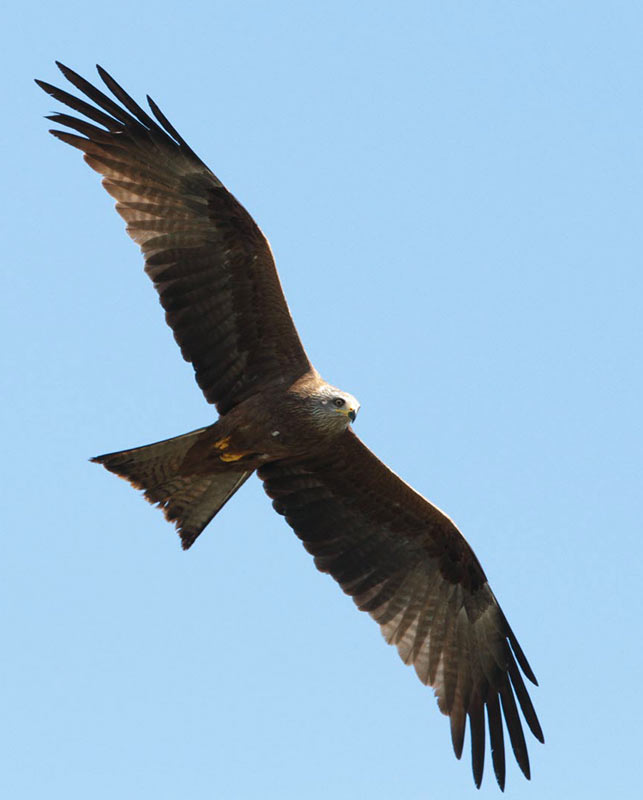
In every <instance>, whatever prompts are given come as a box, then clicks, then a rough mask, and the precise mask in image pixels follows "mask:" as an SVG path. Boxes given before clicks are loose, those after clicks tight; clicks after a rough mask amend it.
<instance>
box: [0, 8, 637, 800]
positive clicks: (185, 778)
mask: <svg viewBox="0 0 643 800" xmlns="http://www.w3.org/2000/svg"><path fill="white" fill-rule="evenodd" d="M3 30H4V38H3V47H2V49H1V50H0V62H1V65H2V79H1V80H2V84H3V85H2V97H3V103H2V108H3V115H4V122H3V126H2V134H1V136H2V140H3V145H2V152H3V155H4V157H3V181H2V184H3V185H2V192H1V195H0V197H1V199H0V203H1V205H2V208H1V219H2V226H3V227H4V229H5V230H4V234H3V251H4V252H3V259H2V261H3V273H4V275H3V279H2V287H3V291H2V294H1V297H0V302H1V303H2V314H1V319H0V324H1V325H2V329H3V330H2V343H3V359H4V366H3V369H2V378H3V380H4V381H6V383H5V386H4V389H3V392H2V407H3V413H2V418H3V422H4V425H3V428H4V432H3V453H4V455H3V458H2V464H3V466H2V471H3V477H2V486H3V495H4V498H3V529H4V534H5V535H4V537H3V542H4V544H3V555H2V559H1V561H2V565H1V566H0V570H1V571H2V575H1V576H0V592H1V593H2V607H3V613H4V622H3V624H2V642H3V644H2V650H3V654H2V657H1V658H0V672H1V673H2V690H1V691H2V706H1V717H2V723H1V726H0V794H1V795H2V796H3V797H7V798H12V800H27V799H28V800H31V799H32V798H44V797H46V798H48V799H49V800H57V798H65V799H66V800H80V798H82V799H83V800H85V799H86V798H91V799H92V800H103V798H105V800H106V799H107V798H109V799H110V800H113V798H124V799H125V800H128V798H145V799H146V798H154V800H171V799H172V798H184V797H185V798H194V800H201V799H202V798H203V799H205V798H208V799H209V798H222V799H223V800H227V799H228V798H231V799H232V800H236V798H240V799H241V800H243V799H244V798H311V799H316V798H320V799H321V798H330V797H332V798H339V800H343V798H362V797H363V798H369V800H371V799H373V800H374V799H376V798H395V797H403V798H413V799H415V798H433V797H458V798H459V797H463V798H464V797H475V796H478V797H487V796H489V797H491V796H494V797H497V796H498V795H499V792H498V789H497V786H496V784H495V781H494V778H493V774H492V770H491V767H490V764H489V763H487V765H486V771H485V780H484V783H483V787H482V790H481V792H480V794H478V795H476V790H475V788H474V786H473V782H472V778H471V774H470V766H469V753H468V740H467V743H466V745H465V755H464V757H463V762H462V763H458V762H457V761H456V760H455V758H454V757H453V754H452V750H451V743H450V737H449V726H448V721H447V720H446V718H444V717H443V716H442V715H441V714H440V713H439V712H438V710H437V707H436V704H435V701H434V698H433V696H432V692H431V690H429V689H427V688H425V687H423V686H421V685H420V684H419V682H418V681H417V680H416V678H415V675H414V674H413V672H412V670H410V669H408V668H406V667H405V666H404V665H403V664H402V663H401V661H400V660H399V658H398V656H397V653H396V652H395V651H394V650H393V649H392V648H390V647H387V646H386V645H385V643H384V641H383V640H382V638H381V635H380V633H379V630H378V628H377V626H376V625H375V624H374V623H373V622H372V621H371V620H370V619H369V618H368V616H367V615H365V614H360V613H358V612H357V611H356V609H355V608H354V607H353V604H352V602H351V600H350V599H349V598H348V597H346V596H345V595H343V594H342V593H341V591H340V590H339V589H338V588H337V586H336V585H335V584H334V582H333V581H332V580H331V579H330V578H329V577H328V576H325V575H320V574H318V573H317V572H316V570H315V568H314V566H313V564H312V560H311V558H310V556H309V555H308V554H307V553H306V552H305V551H304V549H303V547H302V546H301V544H300V543H299V541H298V540H297V539H296V537H295V536H294V534H293V533H292V532H291V531H290V529H289V528H288V527H287V526H286V524H285V522H284V521H283V520H282V519H281V518H280V517H278V516H277V515H276V514H275V513H274V512H273V511H272V510H271V507H270V503H269V501H268V499H267V498H266V497H265V496H264V494H263V492H262V489H261V486H260V484H259V482H258V481H257V480H253V481H251V482H250V483H248V484H247V485H246V486H245V487H244V488H243V489H242V491H241V492H240V493H239V495H237V497H235V499H234V502H231V503H230V504H229V505H228V506H227V507H226V509H225V510H224V511H223V512H222V513H221V515H220V516H219V517H218V518H217V520H216V521H215V523H214V524H213V525H212V526H211V527H210V528H209V529H208V530H207V531H206V533H205V534H204V535H203V536H202V537H201V538H200V539H199V541H198V543H197V544H196V545H195V547H194V548H193V549H192V550H191V551H190V552H189V553H183V552H182V551H181V549H180V547H179V542H178V538H177V536H176V534H175V533H174V530H173V528H172V527H171V526H169V525H168V524H167V523H166V522H165V521H164V519H163V517H162V515H161V514H160V513H159V512H158V511H157V510H155V509H153V508H152V507H150V506H148V505H147V504H146V503H145V502H143V500H142V499H141V498H140V497H138V496H137V494H136V493H135V492H134V491H133V490H132V489H131V488H130V487H128V486H127V485H126V484H125V483H124V482H122V481H118V480H116V479H115V478H114V477H113V476H111V475H109V474H108V473H107V472H105V471H104V470H103V469H100V468H98V467H97V466H95V465H93V464H90V463H89V462H88V460H87V459H88V458H89V457H90V456H92V455H95V454H98V453H103V452H107V451H111V450H117V449H122V448H126V447H131V446H135V445H139V444H145V443H148V442H152V441H156V440H158V439H162V438H166V437H169V436H173V435H176V434H179V433H183V432H185V431H188V430H191V429H193V428H196V427H199V426H202V425H206V424H208V423H209V422H211V421H212V420H213V409H212V407H210V406H208V405H207V404H206V403H205V401H204V399H203V398H202V396H201V394H200V392H199V390H198V388H197V387H196V384H195V383H194V381H193V379H192V371H191V367H190V366H189V365H188V364H186V363H185V362H183V360H182V359H181V356H180V354H179V351H178V348H177V347H176V345H175V343H174V341H173V339H172V335H171V333H170V331H169V329H167V328H166V326H165V323H164V321H163V314H162V312H161V309H160V307H159V305H158V301H157V298H156V296H155V293H154V291H153V289H152V287H151V285H150V283H149V281H148V279H147V278H146V276H145V275H144V273H143V271H142V260H141V257H140V255H139V253H138V251H137V248H136V247H135V246H134V245H133V244H132V243H131V242H130V241H129V239H128V238H127V237H126V235H125V233H124V230H123V223H122V221H121V220H120V218H119V217H118V216H117V215H116V214H115V213H114V211H113V209H112V206H113V201H112V199H111V198H110V197H109V196H107V194H106V193H104V192H103V190H102V189H101V187H100V185H99V181H98V179H97V176H96V175H95V174H94V173H93V172H92V171H91V170H90V169H89V168H88V167H87V166H86V165H85V164H84V163H83V162H82V159H81V158H80V156H79V154H78V153H77V152H76V151H74V150H72V149H71V148H68V147H65V146H64V145H62V144H61V143H59V142H57V141H55V140H54V139H53V138H52V137H49V136H48V135H47V133H46V129H47V127H48V123H47V122H46V121H45V120H44V119H43V115H44V114H47V113H51V112H52V111H54V110H56V108H57V106H56V103H55V102H54V101H53V100H52V99H51V98H49V97H47V96H46V95H44V94H43V93H42V92H41V91H40V90H39V89H37V87H36V86H35V85H34V84H33V82H32V78H34V77H40V78H42V79H44V80H47V81H50V82H54V83H59V84H60V83H61V82H62V81H63V79H62V77H61V76H60V75H59V73H58V72H57V70H56V69H55V67H54V65H53V60H54V59H60V60H61V61H63V62H65V63H67V64H69V66H71V67H73V68H75V69H76V70H78V71H80V72H81V73H82V74H84V75H85V76H87V77H89V78H91V79H92V80H93V79H94V77H95V72H94V64H95V63H96V62H98V63H101V64H102V65H103V66H105V67H106V68H107V69H109V70H110V71H111V72H112V73H113V74H114V76H115V77H116V79H117V80H118V81H120V82H121V83H122V84H123V85H124V86H125V88H126V89H128V90H129V91H130V92H131V93H132V94H133V96H134V97H135V98H137V99H139V100H142V99H143V98H144V95H145V93H147V92H149V93H150V94H151V95H152V96H153V97H154V98H155V99H156V100H157V102H158V103H159V104H160V106H161V108H163V110H164V111H165V112H166V114H167V115H168V116H169V117H170V119H171V120H172V121H173V122H174V124H175V125H176V127H177V128H178V129H179V130H180V132H181V133H182V134H183V136H184V137H185V138H186V139H187V140H188V141H189V142H190V144H191V145H192V147H193V148H194V149H195V150H196V151H197V152H198V153H199V154H200V155H201V157H202V158H203V159H204V160H205V161H206V162H207V163H208V164H209V165H210V167H211V168H212V169H213V170H214V171H215V172H216V174H217V175H218V176H219V177H220V178H221V179H222V180H223V181H224V182H225V183H226V184H227V186H228V187H229V188H230V189H231V190H232V191H233V192H234V194H235V195H236V196H237V197H238V198H239V199H240V200H241V201H242V202H243V203H244V204H245V205H246V207H247V208H248V209H249V211H250V212H251V213H252V214H253V215H254V217H255V218H256V220H257V221H258V223H259V224H260V225H261V227H262V229H263V230H264V231H265V232H266V234H267V235H268V237H269V238H270V241H271V243H272V246H273V249H274V252H275V256H276V259H277V263H278V266H279V270H280V274H281V277H282V281H283V284H284V287H285V290H286V294H287V297H288V301H289V304H290V307H291V309H292V312H293V315H294V317H295V321H296V323H297V326H298V328H299V330H300V332H301V335H302V338H303V341H304V343H305V345H306V347H307V349H308V352H309V354H310V356H311V358H312V360H313V361H314V363H315V364H316V366H317V367H318V368H319V370H320V371H321V372H322V374H323V375H324V376H325V377H326V378H327V379H328V380H330V381H332V382H333V383H335V384H337V385H339V386H341V387H343V388H345V389H346V390H348V391H350V392H352V393H354V394H355V395H356V396H357V397H359V399H360V401H361V403H362V411H361V413H360V416H359V418H358V422H357V432H358V433H359V435H360V436H362V437H363V439H364V440H365V441H366V442H367V444H368V445H369V446H370V447H371V448H372V449H373V450H375V452H376V453H377V454H378V455H379V456H380V457H381V458H382V459H383V460H385V461H386V462H387V463H388V464H389V465H391V466H392V467H393V468H394V469H395V470H396V471H397V472H399V473H400V474H401V475H402V476H403V477H404V478H405V479H406V480H408V481H409V482H410V483H411V484H412V485H413V486H415V487H416V488H417V489H418V490H419V491H420V492H422V493H423V494H424V495H426V496H427V497H428V498H429V499H431V500H433V501H434V502H435V503H436V504H438V505H439V506H440V507H442V508H444V509H445V510H446V511H447V512H448V513H449V514H450V515H451V516H452V517H453V518H454V520H455V521H456V523H457V524H458V525H459V527H460V528H461V530H462V531H463V533H464V535H465V536H466V537H467V538H468V540H469V541H470V543H471V544H472V545H473V547H474V549H475V551H476V553H477V555H478V557H479V558H480V560H481V562H482V564H483V565H484V567H485V569H486V571H487V574H488V576H489V579H490V581H491V584H492V587H493V589H494V590H495V593H496V595H497V596H498V598H499V600H500V602H501V605H502V607H503V609H504V611H505V613H506V614H507V616H508V618H509V620H510V622H511V624H512V626H513V628H514V630H515V631H516V634H517V635H518V638H519V640H520V641H521V644H522V645H523V648H524V649H525V652H526V653H527V656H528V658H529V660H530V661H531V664H532V666H533V668H534V670H535V672H536V674H537V676H538V678H539V681H540V688H538V689H534V690H533V692H532V696H533V699H534V702H535V705H536V708H537V710H538V713H539V716H540V719H541V721H542V725H543V728H544V730H545V735H546V739H547V743H546V745H545V746H544V747H543V746H541V745H539V744H538V743H537V742H536V741H535V740H534V739H533V738H532V739H531V740H530V742H529V745H530V754H531V762H532V772H533V779H532V781H531V783H528V782H527V781H525V780H524V779H523V777H522V776H521V775H520V773H519V771H518V768H517V767H516V766H515V764H514V763H513V761H511V760H509V762H508V763H509V767H508V776H507V791H506V796H507V797H509V798H516V799H518V798H527V797H529V798H556V797H560V798H562V797H564V798H567V800H570V799H572V798H583V800H587V799H588V798H605V797H606V796H611V795H614V796H620V797H625V798H629V797H635V796H638V795H639V792H640V786H641V784H640V760H641V756H640V750H641V719H642V716H643V703H642V700H641V676H642V673H643V656H642V644H641V639H642V629H641V605H642V604H641V583H642V578H643V574H642V567H641V564H642V561H643V543H642V530H641V528H642V526H641V463H642V459H641V454H642V453H641V409H642V397H641V394H642V392H641V388H642V385H641V384H642V378H641V343H642V336H641V334H642V323H641V302H642V289H643V286H642V280H641V265H642V256H641V254H642V252H643V241H642V235H641V213H642V209H643V191H642V189H641V187H642V184H643V174H642V171H643V147H642V140H643V48H642V46H641V41H642V38H643V9H642V6H641V4H640V3H638V2H619V1H618V0H615V1H614V2H609V3H605V2H591V0H583V1H582V2H573V1H572V0H570V1H569V2H545V1H544V2H514V0H511V1H510V0H494V1H493V2H480V0H475V2H473V1H471V2H416V3H414V2H399V3H396V4H392V3H390V2H372V1H369V2H366V1H364V2H359V3H356V2H353V3H351V2H315V3H312V2H302V3H294V2H292V0H289V2H283V1H281V0H280V1H275V2H264V3H259V2H256V3H253V2H243V1H241V2H235V3H230V2H225V3H224V2H218V1H217V2H195V3H190V2H184V3H178V4H177V3H169V2H165V0H154V2H147V1H146V2H124V1H123V0H113V1H112V2H109V3H99V4H88V3H86V2H82V3H81V2H67V1H66V0H63V1H62V2H61V3H57V4H55V5H50V4H45V3H44V2H37V3H35V2H29V1H28V0H27V2H23V3H22V4H21V5H20V7H19V9H18V6H17V5H16V6H14V7H13V8H12V9H10V10H5V12H4V22H3Z"/></svg>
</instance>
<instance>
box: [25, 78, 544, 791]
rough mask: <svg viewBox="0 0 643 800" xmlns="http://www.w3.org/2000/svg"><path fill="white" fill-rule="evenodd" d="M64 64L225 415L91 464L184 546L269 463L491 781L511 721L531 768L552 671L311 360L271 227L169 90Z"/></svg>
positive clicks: (61, 117) (133, 231)
mask: <svg viewBox="0 0 643 800" xmlns="http://www.w3.org/2000/svg"><path fill="white" fill-rule="evenodd" d="M58 66H59V68H60V70H61V72H62V73H63V75H64V76H65V78H67V80H68V81H69V82H70V83H71V84H72V85H73V86H74V87H75V88H76V89H77V90H78V91H79V92H80V93H81V94H82V95H84V97H85V98H87V99H84V98H83V97H79V96H77V95H75V94H72V93H70V92H67V91H65V90H63V89H59V88H57V87H55V86H52V85H51V84H48V83H45V82H43V81H37V83H38V85H39V86H41V87H42V88H43V89H44V90H45V91H46V92H47V93H48V94H50V95H51V96H52V97H54V98H55V99H56V100H58V101H59V102H61V103H63V104H64V105H66V106H68V107H69V108H71V109H72V110H73V111H74V112H75V113H76V115H70V114H67V113H57V114H54V115H52V116H50V117H49V119H51V120H53V122H54V123H56V125H58V126H61V127H59V128H56V129H54V130H52V131H51V133H52V134H53V135H54V136H56V137H57V138H58V139H61V140H62V141H64V142H66V143H67V144H70V145H71V146H73V147H75V148H77V149H79V150H80V151H81V152H83V153H84V157H85V160H86V161H87V163H88V164H89V166H90V167H92V168H93V169H94V170H96V171H97V172H98V173H100V174H101V175H102V176H103V186H104V187H105V189H106V190H107V191H108V192H109V193H110V194H111V195H112V196H113V197H114V198H115V199H116V210H117V211H118V213H119V214H120V215H121V216H122V217H123V219H124V220H125V222H126V223H127V232H128V234H129V235H130V237H131V238H132V239H133V240H134V241H135V242H136V243H137V244H138V245H139V246H140V248H141V250H142V252H143V256H144V258H145V271H146V272H147V274H148V275H149V277H150V278H151V280H152V282H153V284H154V287H155V288H156V290H157V292H158V294H159V298H160V301H161V305H162V306H163V308H164V309H165V317H166V320H167V323H168V325H169V326H170V328H172V331H173V332H174V337H175V339H176V341H177V343H178V345H179V347H180V349H181V353H182V354H183V357H184V358H185V359H186V360H187V361H189V362H191V364H192V366H193V368H194V373H195V378H196V381H197V383H198V385H199V386H200V388H201V390H202V391H203V394H204V395H205V398H206V400H207V401H208V402H209V403H212V404H214V405H215V407H216V409H217V411H218V413H219V418H218V419H217V421H216V422H214V423H213V424H212V425H210V426H208V427H205V428H201V429H199V430H196V431H192V432H190V433H187V434H183V435H181V436H177V437H174V438H172V439H167V440H165V441H162V442H157V443H156V444H152V445H146V446H143V447H137V448H134V449H130V450H124V451H120V452H117V453H110V454H107V455H103V456H98V457H97V458H95V459H93V460H94V461H97V462H98V463H100V464H103V465H104V466H105V467H106V468H107V469H108V470H109V471H110V472H113V473H115V474H116V475H119V476H120V477H123V478H125V479H127V480H128V481H129V482H130V483H131V484H132V485H133V486H134V487H136V488H137V489H141V490H142V491H143V493H144V496H145V497H146V499H147V500H149V501H150V502H152V503H154V504H157V505H158V506H159V507H160V508H161V509H162V510H163V511H164V513H165V516H166V517H167V519H168V520H170V521H172V522H174V523H175V525H176V527H177V529H178V532H179V534H180V536H181V541H182V544H183V547H184V548H188V547H190V546H191V545H192V544H193V542H194V541H195V539H196V538H197V537H198V536H199V534H200V533H201V532H202V531H203V529H204V528H205V527H206V525H207V524H208V523H209V522H210V521H211V520H212V518H213V517H214V516H215V515H216V513H217V512H218V511H219V510H220V509H221V508H222V507H223V505H224V504H225V503H226V502H227V501H228V500H229V499H230V498H231V497H232V496H233V495H234V494H235V492H236V491H237V490H238V489H239V488H240V487H241V486H242V484H243V483H244V482H245V481H246V480H247V479H248V478H249V477H250V476H251V475H252V474H253V473H255V472H256V473H257V474H258V476H259V478H260V479H261V480H262V481H263V485H264V488H265V490H266V493H267V494H268V495H269V497H271V498H272V500H273V506H274V508H275V510H276V511H277V512H278V513H279V514H282V515H283V516H284V517H285V519H286V521H287V522H288V524H289V525H290V526H291V527H292V528H293V530H294V531H295V533H296V534H297V536H298V537H299V538H300V539H301V540H302V542H303V544H304V546H305V547H306V549H307V550H308V551H309V552H310V553H311V554H312V555H313V557H314V561H315V565H316V566H317V568H318V569H320V570H321V571H322V572H327V573H329V574H330V575H332V576H333V578H334V579H335V580H336V581H337V582H338V583H339V585H340V586H341V588H342V589H343V590H344V591H345V592H346V593H347V594H349V595H351V596H352V598H353V600H354V601H355V603H356V604H357V606H358V608H360V609H361V610H362V611H367V612H368V613H369V614H370V615H371V616H372V617H373V619H374V620H375V621H376V622H377V623H378V624H379V625H380V627H381V630H382V633H383V634H384V637H385V639H386V641H387V642H389V643H390V644H394V645H395V646H396V647H397V649H398V651H399V653H400V656H401V657H402V660H403V661H404V663H405V664H412V665H413V666H414V668H415V671H416V673H417V675H418V677H419V678H420V680H421V681H422V682H423V683H425V684H427V685H429V686H432V687H433V689H434V691H435V694H436V697H437V701H438V706H439V708H440V710H441V711H442V712H443V713H444V714H446V715H448V716H449V718H450V722H451V738H452V742H453V748H454V750H455V754H456V756H457V757H458V758H460V756H461V754H462V749H463V743H464V736H465V728H466V723H467V719H468V720H469V736H470V741H471V757H472V767H473V776H474V781H475V783H476V786H480V784H481V781H482V774H483V768H484V760H485V738H486V734H485V731H486V730H488V734H489V741H490V745H491V760H492V764H493V769H494V773H495V776H496V779H497V781H498V784H499V786H500V788H501V789H502V788H504V783H505V747H504V732H503V719H504V727H505V728H506V731H507V733H508V735H509V741H510V743H511V747H512V749H513V752H514V755H515V758H516V760H517V762H518V765H519V766H520V769H521V770H522V771H523V773H524V774H525V776H526V777H527V778H529V777H530V767H529V757H528V755H527V746H526V742H525V737H524V733H523V723H522V720H524V722H526V724H527V726H528V728H529V729H530V731H531V732H532V733H533V735H534V736H535V737H536V738H537V739H538V740H539V741H541V742H542V741H544V739H543V734H542V730H541V727H540V724H539V722H538V719H537V717H536V713H535V711H534V708H533V705H532V703H531V700H530V698H529V694H528V692H527V688H526V686H525V683H524V681H523V678H522V674H524V675H525V676H526V677H527V678H528V679H529V680H530V681H531V682H532V683H536V678H535V676H534V674H533V671H532V670H531V667H530V666H529V664H528V662H527V659H526V658H525V655H524V653H523V651H522V649H521V648H520V645H519V644H518V642H517V640H516V637H515V635H514V633H513V631H512V630H511V628H510V627H509V623H508V622H507V620H506V618H505V615H504V614H503V612H502V610H501V609H500V606H499V605H498V602H497V600H496V598H495V597H494V595H493V592H492V591H491V589H490V587H489V584H488V582H487V579H486V576H485V574H484V571H483V569H482V567H481V566H480V563H479V562H478V559H477V558H476V556H475V554H474V553H473V551H472V549H471V547H470V546H469V545H468V543H467V542H466V540H465V539H464V538H463V536H462V535H461V534H460V532H459V531H458V529H457V528H456V527H455V525H454V524H453V522H451V520H450V519H449V518H448V517H447V516H445V515H444V514H443V513H442V512H441V511H440V510H439V509H437V508H436V507H435V506H433V505H432V504H431V503H429V502H428V501H427V500H425V498H424V497H422V496H421V495H419V494H418V493H417V492H415V491H414V490H413V489H411V487H409V486H408V485H407V484H406V483H404V481H402V480H401V479H400V478H398V476H397V475H395V474H394V473H393V472H392V471H391V470H390V469H388V467H386V466H385V465H384V464H383V463H382V462H381V461H380V460H379V459H378V458H377V457H376V456H375V455H374V454H373V453H372V452H371V451H370V450H369V449H368V448H367V447H366V446H365V445H364V444H363V443H362V442H361V441H360V439H359V438H358V437H357V436H356V435H355V434H354V433H353V431H352V423H353V422H354V421H355V417H356V414H357V412H358V410H359V403H358V402H357V400H356V399H355V398H354V397H353V396H352V395H350V394H348V393H347V392H344V391H341V390H340V389H337V388H336V387H334V386H332V385H331V384H329V383H327V382H326V381H324V380H323V379H322V378H321V376H320V375H319V373H318V372H317V371H316V370H315V368H314V367H313V366H312V365H311V363H310V361H309V360H308V357H307V356H306V353H305V351H304V348H303V346H302V344H301V341H300V339H299V336H298V334H297V330H296V328H295V326H294V323H293V321H292V318H291V316H290V313H289V311H288V306H287V304H286V300H285V298H284V295H283V292H282V290H281V286H280V283H279V278H278V275H277V271H276V268H275V264H274V260H273V257H272V253H271V250H270V246H269V244H268V242H267V240H266V238H265V237H264V235H263V234H262V233H261V231H260V230H259V228H258V226H257V225H256V223H255V222H254V220H253V219H252V217H251V216H250V215H249V214H248V212H247V211H246V210H245V209H244V208H243V206H242V205H241V204H240V203H239V202H238V201H237V200H236V199H235V198H234V197H233V196H232V195H231V194H230V193H229V192H228V191H227V189H226V188H225V187H224V186H223V185H222V183H221V182H220V181H219V180H218V178H217V177H216V176H215V175H214V174H213V173H212V172H211V171H210V170H209V169H208V167H207V166H206V165H205V164H204V163H203V162H202V161H201V159H200V158H199V157H198V156H197V155H196V154H195V153H194V152H193V151H192V150H191V148H190V147H189V146H188V145H187V144H186V142H185V141H184V140H183V138H182V137H181V136H180V135H179V133H178V132H177V131H176V129H175V128H174V127H173V126H172V125H171V124H170V122H169V121H168V120H167V118H166V117H165V115H164V114H163V113H162V112H161V110H160V109H159V107H158V106H157V105H156V103H154V101H153V100H151V98H149V97H148V98H147V99H148V104H149V108H150V112H151V115H150V113H148V112H147V111H145V110H144V109H142V108H141V107H140V106H139V105H138V104H137V103H136V102H135V101H134V100H133V99H132V98H131V97H130V96H129V95H128V94H127V93H126V92H125V91H124V90H123V89H122V88H121V87H120V86H119V85H118V84H117V83H116V81H115V80H114V79H113V78H112V77H111V76H110V75H109V74H108V73H107V72H105V70H103V69H102V68H101V67H98V72H99V75H100V77H101V79H102V80H103V82H104V84H105V86H106V87H107V89H108V90H109V92H111V95H112V96H111V97H110V96H109V95H107V94H105V93H104V92H103V91H101V90H99V89H97V88H96V87H95V86H93V85H92V84H91V83H89V82H88V81H86V80H85V79H84V78H82V77H81V76H80V75H78V74H76V73H75V72H73V71H72V70H70V69H69V68H67V67H65V66H63V65H62V64H58ZM88 101H90V102H88ZM61 128H62V129H61ZM521 673H522V674H521ZM516 701H517V702H516ZM521 715H522V718H521ZM485 717H486V718H485Z"/></svg>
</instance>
